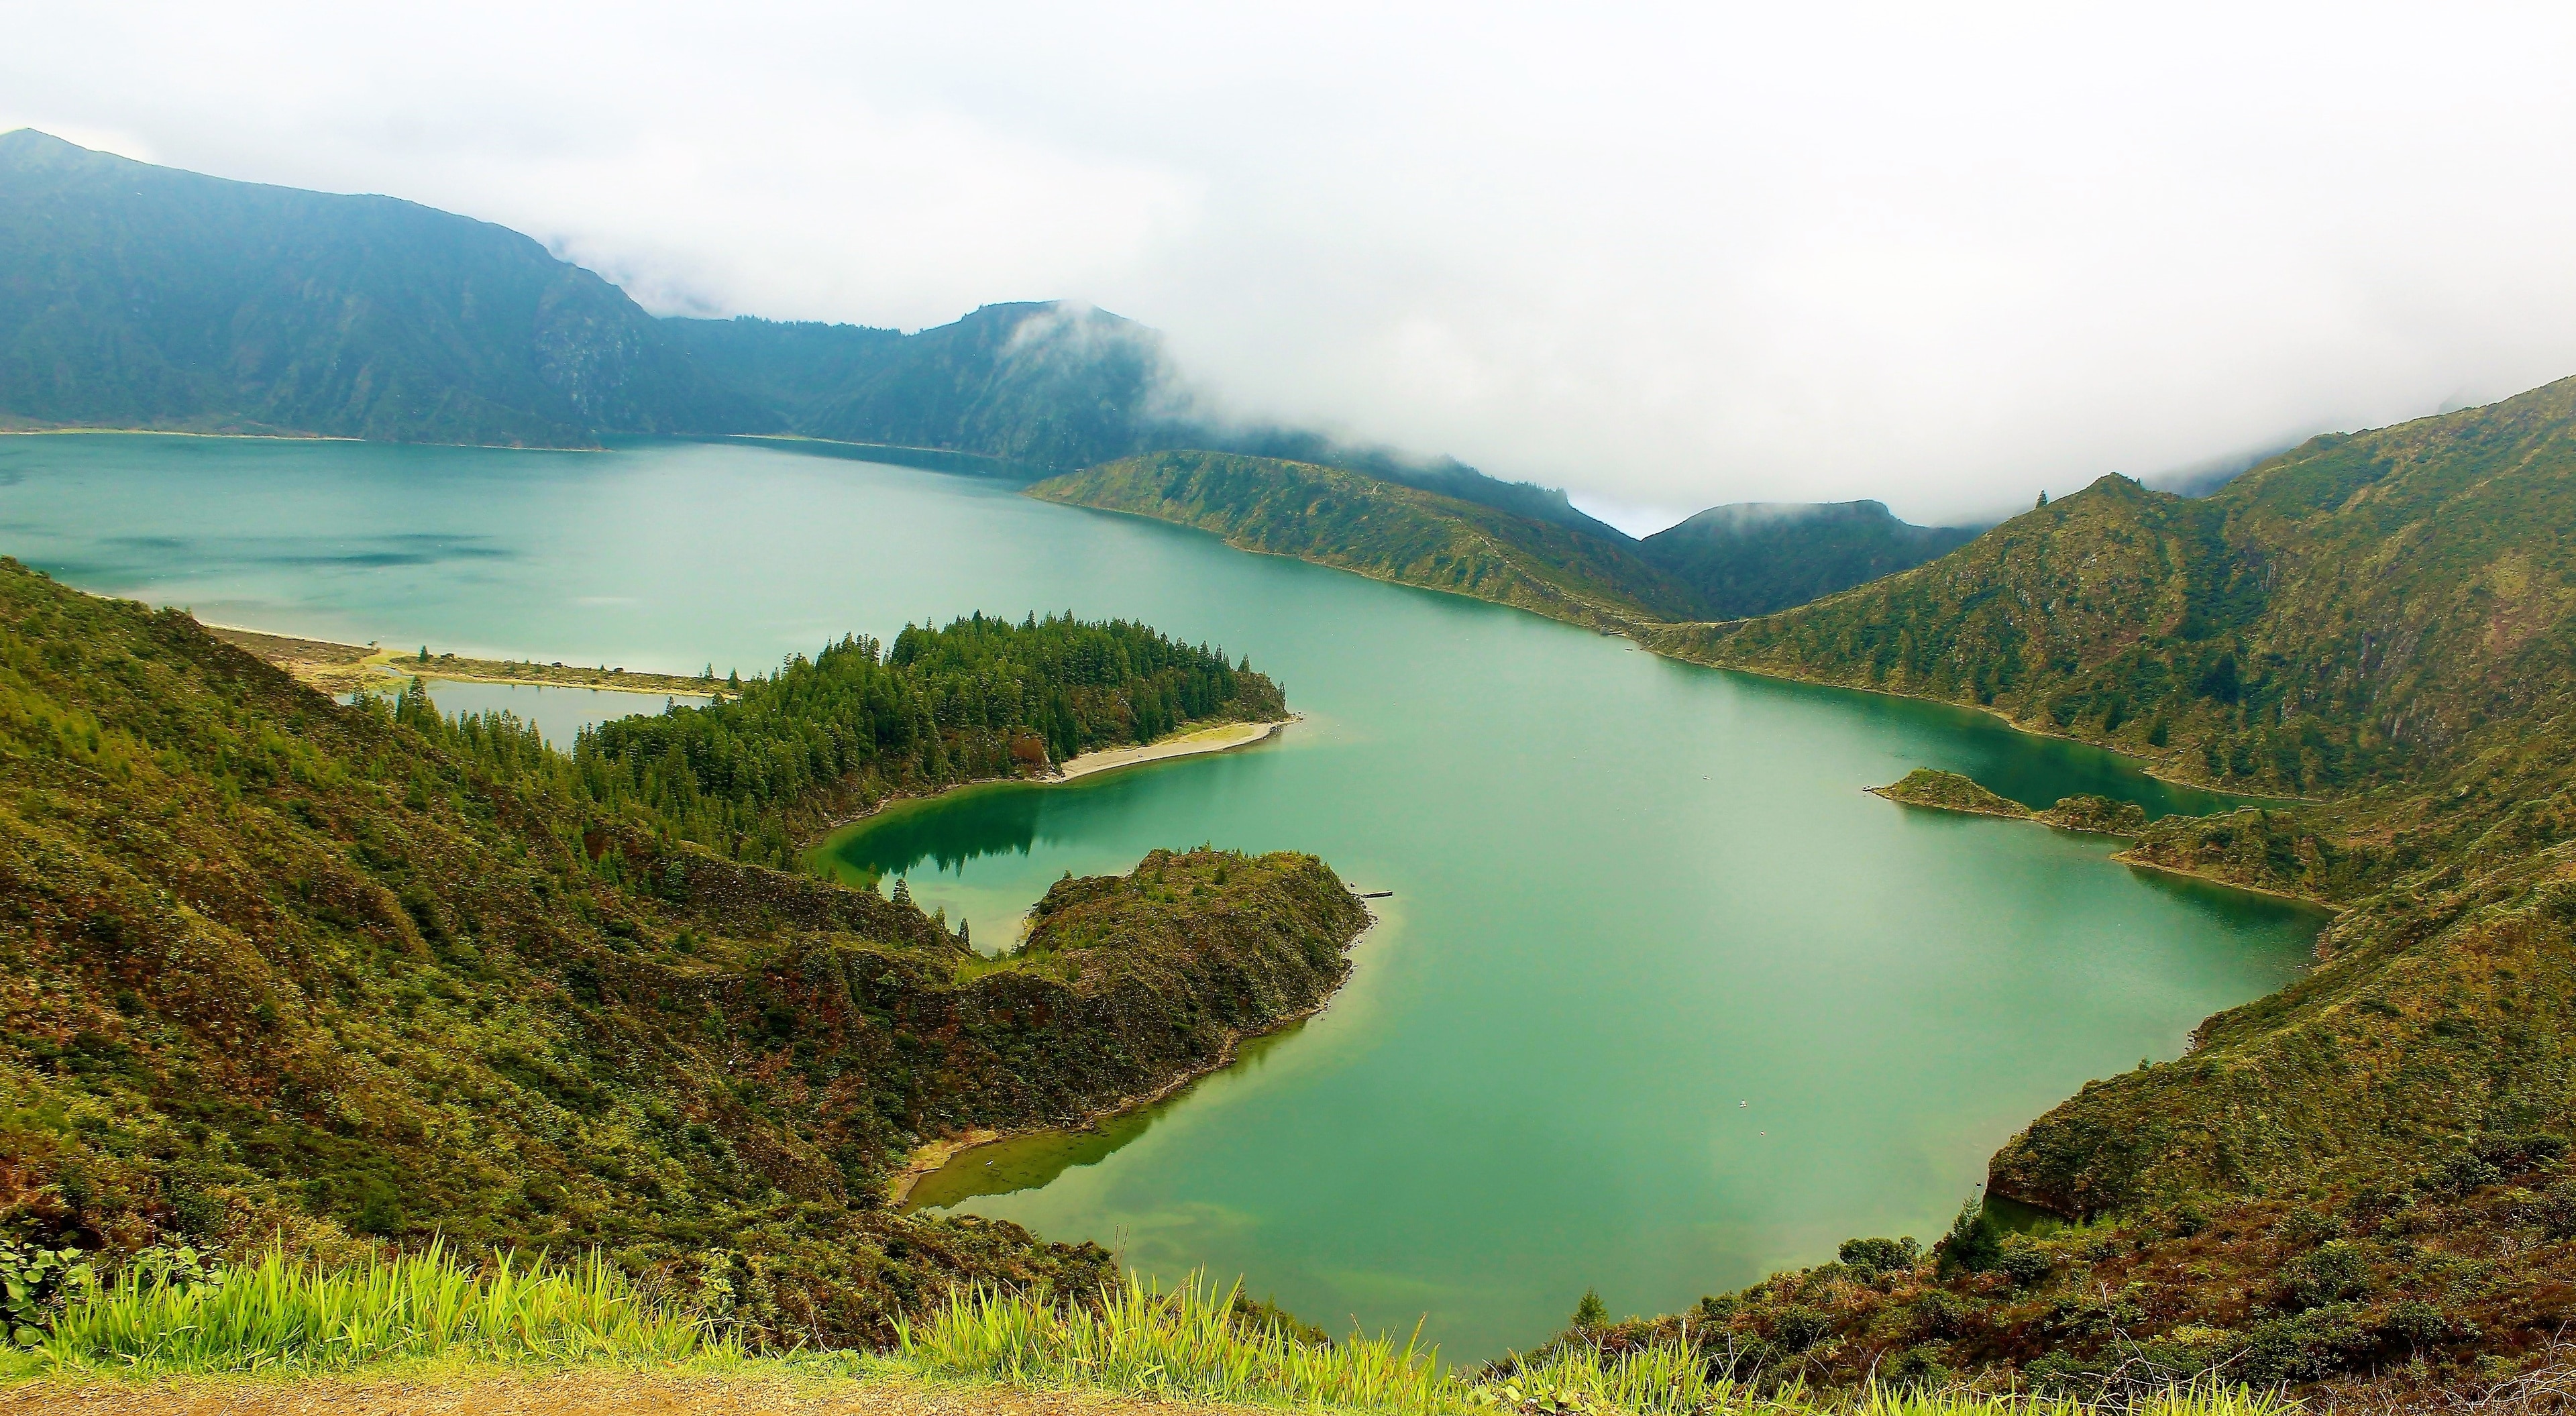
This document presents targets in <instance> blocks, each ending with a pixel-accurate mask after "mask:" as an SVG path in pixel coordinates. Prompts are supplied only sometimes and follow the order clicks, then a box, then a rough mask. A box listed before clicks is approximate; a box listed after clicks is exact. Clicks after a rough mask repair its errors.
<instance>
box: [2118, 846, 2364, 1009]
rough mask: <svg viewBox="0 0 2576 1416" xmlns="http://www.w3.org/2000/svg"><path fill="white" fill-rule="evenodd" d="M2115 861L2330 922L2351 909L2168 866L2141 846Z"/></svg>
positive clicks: (2120, 853) (2126, 852)
mask: <svg viewBox="0 0 2576 1416" xmlns="http://www.w3.org/2000/svg"><path fill="white" fill-rule="evenodd" d="M2111 859H2112V860H2114V861H2116V862H2118V863H2119V864H2121V865H2125V866H2127V867H2128V868H2130V869H2131V870H2144V871H2150V872H2152V873H2154V874H2157V875H2170V876H2173V877H2174V878H2175V879H2178V880H2197V881H2199V882H2200V883H2201V884H2203V885H2216V886H2219V887H2220V888H2222V889H2228V890H2241V891H2243V892H2244V893H2246V894H2248V895H2261V896H2262V897H2264V898H2265V899H2267V900H2281V901H2284V902H2286V903H2289V904H2293V905H2303V906H2305V907H2307V908H2309V909H2312V910H2322V911H2324V913H2325V916H2326V918H2328V919H2330V920H2331V919H2336V918H2339V917H2341V916H2342V914H2343V912H2344V911H2345V910H2346V909H2347V908H2349V907H2348V906H2344V905H2338V904H2335V903H2333V902H2332V901H2330V900H2322V899H2319V898H2317V897H2316V896H2314V895H2300V894H2294V893H2292V892H2290V891H2288V890H2267V889H2265V888H2263V887H2262V886H2260V885H2248V884H2245V883H2244V882H2242V881H2237V880H2230V879H2228V878H2227V877H2225V876H2223V875H2211V874H2208V873H2206V872H2204V871H2198V870H2187V869H2185V868H2183V867H2182V866H2179V865H2166V864H2165V863H2163V862H2162V861H2153V860H2147V859H2145V858H2143V857H2141V856H2139V855H2138V852H2137V847H2135V846H2131V847H2130V848H2129V849H2127V850H2124V851H2116V852H2113V853H2112V856H2111ZM2265 996H2266V997H2269V996H2270V995H2269V994H2266V995H2265Z"/></svg>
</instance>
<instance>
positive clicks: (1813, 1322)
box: [1771, 1303, 1834, 1352]
mask: <svg viewBox="0 0 2576 1416" xmlns="http://www.w3.org/2000/svg"><path fill="white" fill-rule="evenodd" d="M1833 1331H1834V1315H1833V1314H1831V1313H1828V1312H1826V1311H1825V1310H1824V1309H1822V1308H1815V1307H1810V1306H1808V1305H1807V1304H1804V1303H1799V1304H1795V1305H1793V1306H1791V1307H1787V1308H1783V1309H1781V1310H1780V1311H1779V1312H1778V1313H1777V1314H1775V1315H1774V1316H1773V1317H1772V1319H1771V1340H1772V1341H1773V1342H1776V1343H1778V1344H1780V1346H1781V1347H1783V1348H1785V1349H1787V1350H1789V1351H1791V1352H1804V1351H1806V1350H1807V1349H1808V1348H1810V1347H1813V1346H1815V1345H1816V1344H1817V1343H1819V1342H1822V1341H1824V1340H1825V1339H1826V1338H1828V1337H1830V1336H1832V1335H1833Z"/></svg>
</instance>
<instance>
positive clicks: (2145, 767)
mask: <svg viewBox="0 0 2576 1416" xmlns="http://www.w3.org/2000/svg"><path fill="white" fill-rule="evenodd" d="M1022 495H1025V496H1029V497H1030V499H1031V500H1033V501H1042V502H1045V503H1047V504H1048V505H1050V506H1063V507H1071V508H1073V509H1075V510H1078V511H1093V512H1101V513H1105V514H1107V515H1110V516H1129V517H1134V518H1137V519H1138V520H1143V521H1152V522H1157V523H1160V524H1162V525H1165V526H1177V527H1179V528H1181V529H1182V530H1185V531H1197V532H1199V533H1201V534H1203V535H1209V536H1214V537H1216V539H1217V541H1218V542H1219V543H1220V544H1222V545H1224V546H1226V547H1227V548H1229V549H1232V550H1237V551H1241V552H1243V553H1245V554H1246V555H1256V556H1277V557H1279V558H1280V559H1283V560H1293V561H1301V562H1303V563H1305V564H1307V565H1313V566H1321V567H1323V568H1324V569H1326V570H1338V571H1341V572H1342V573H1344V574H1346V575H1356V576H1359V577H1360V578H1362V579H1364V580H1374V581H1376V582H1378V583H1379V584H1381V585H1399V586H1403V587H1404V588H1406V589H1410V590H1427V591H1430V592H1431V593H1433V594H1435V595H1452V596H1455V597H1457V598H1459V599H1462V600H1474V601H1477V602H1478V603H1481V604H1487V605H1494V606H1497V607H1499V608H1502V609H1506V610H1518V611H1520V612H1521V613H1523V614H1527V615H1535V616H1537V617H1538V618H1540V619H1543V620H1549V621H1552V622H1554V623H1557V624H1562V625H1567V626H1570V627H1572V628H1576V629H1588V630H1591V631H1592V632H1594V633H1596V634H1599V635H1602V636H1603V637H1605V638H1618V639H1625V640H1627V641H1628V642H1629V643H1630V644H1632V645H1634V646H1635V647H1637V648H1639V649H1642V650H1644V651H1645V652H1647V653H1649V654H1652V655H1654V656H1655V657H1657V658H1659V659H1669V660H1671V661H1673V662H1674V663H1677V664H1689V665H1691V666H1692V667H1694V668H1702V669H1715V670H1717V671H1719V672H1721V673H1742V674H1751V675H1753V676H1754V677H1756V678H1763V679H1769V680H1772V681H1774V682H1777V683H1795V684H1805V685H1808V686H1810V687H1814V688H1836V689H1842V690H1844V691H1846V692H1851V693H1872V694H1878V695H1881V696H1884V697H1888V698H1910V699H1912V700H1914V701H1915V702H1917V703H1937V704H1939V705H1941V706H1942V707H1945V708H1964V709H1967V710H1968V711H1970V712H1974V713H1982V714H1984V715H1986V716H1987V717H1989V718H1992V719H1994V720H1995V721H1996V722H1998V723H2001V724H2003V725H2004V726H2005V727H2007V728H2010V729H2011V730H2012V731H2014V732H2017V733H2027V734H2029V735H2030V736H2032V737H2039V738H2052V739H2054V740H2056V741H2058V742H2068V743H2075V744H2077V745H2079V746H2083V747H2089V748H2093V749H2095V750H2096V751H2100V752H2107V753H2109V754H2111V755H2112V756H2114V757H2117V758H2119V759H2120V760H2122V761H2123V762H2129V763H2134V764H2136V766H2137V770H2138V771H2139V773H2140V774H2141V775H2143V776H2146V777H2150V778H2153V779H2154V780H2156V781H2159V782H2163V783H2165V784H2166V785H2168V786H2175V787H2188V788H2190V789H2191V790H2193V791H2201V792H2209V793H2212V794H2214V795H2218V796H2224V797H2233V798H2236V799H2238V800H2240V801H2245V802H2248V803H2254V802H2280V803H2286V804H2296V805H2301V806H2318V805H2323V804H2325V803H2327V802H2329V801H2331V800H2333V798H2329V797H2299V796H2266V795H2263V794H2261V793H2254V792H2244V791H2239V790H2236V789H2233V788H2229V787H2221V786H2214V785H2211V784H2210V783H2207V782H2203V781H2197V780H2195V779H2193V778H2191V777H2187V776H2182V775H2179V774H2178V773H2176V772H2173V771H2168V770H2166V765H2167V764H2168V763H2169V762H2173V761H2178V760H2180V758H2181V756H2182V754H2180V753H2175V754H2173V755H2171V756H2169V757H2164V758H2155V757H2146V756H2142V755H2140V754H2138V753H2136V752H2132V751H2130V750H2128V749H2126V748H2120V747H2112V746H2110V745H2108V744H2106V743H2099V742H2094V741H2092V740H2091V739H2089V738H2080V737H2077V736H2075V735H2073V734H2072V733H2060V732H2050V731H2049V730H2047V729H2045V728H2034V727H2032V726H2030V725H2029V724H2026V723H2023V722H2021V721H2020V720H2018V719H2016V718H2014V717H2013V716H2012V715H2011V714H2009V713H2006V712H2004V711H2003V710H2001V709H1999V708H1996V707H1993V706H1992V705H1990V704H1984V703H1963V702H1960V701H1958V700H1956V699H1950V698H1937V697H1934V696H1933V695H1931V694H1928V693H1908V692H1905V691H1904V690H1902V689H1894V688H1881V687H1864V686H1862V685H1859V684H1849V683H1837V682H1835V681H1834V680H1832V679H1826V678H1816V677H1811V676H1808V675H1804V674H1797V673H1791V672H1788V671H1786V670H1782V669H1775V668H1756V667H1754V666H1752V665H1749V664H1722V663H1714V662H1711V661H1709V660H1707V659H1701V658H1695V657H1693V656H1691V655H1689V654H1686V653H1682V652H1679V651H1677V650H1673V649H1667V648H1664V647H1661V646H1659V645H1656V644H1653V643H1650V642H1649V637H1650V636H1652V635H1654V634H1656V633H1657V632H1659V631H1673V630H1690V629H1707V628H1723V627H1725V626H1728V625H1741V624H1748V623H1751V621H1752V619H1754V618H1760V617H1759V616H1752V617H1747V618H1744V619H1733V620H1659V619H1641V618H1639V617H1637V616H1636V615H1633V614H1629V613H1626V612H1623V611H1619V610H1617V609H1614V608H1612V607H1610V606H1606V605H1600V604H1596V603H1594V602H1592V601H1589V600H1586V599H1584V598H1582V597H1581V596H1579V595H1576V594H1575V593H1574V592H1572V591H1569V590H1566V589H1564V588H1563V587H1561V586H1556V585H1553V584H1551V583H1549V582H1547V581H1545V580H1543V579H1541V578H1540V577H1537V576H1534V575H1531V576H1530V578H1531V579H1532V580H1534V581H1537V582H1538V583H1540V584H1542V585H1547V587H1548V588H1549V589H1551V590H1554V591H1555V592H1556V594H1557V596H1559V597H1561V598H1562V600H1563V602H1564V603H1567V604H1569V605H1573V606H1577V607H1580V608H1581V609H1582V610H1584V611H1588V612H1589V614H1590V615H1591V616H1592V618H1588V619H1587V618H1578V617H1576V616H1574V615H1558V614H1550V613H1548V612H1547V611H1545V610H1543V609H1538V608H1535V607H1533V606H1530V605H1525V604H1521V603H1518V602H1515V601H1511V600H1497V599H1492V598H1489V597H1487V596H1483V595H1477V594H1473V593H1471V592H1468V591H1465V590H1457V589H1452V588H1450V587H1447V586H1441V585H1423V584H1420V583H1417V582H1415V581H1411V580H1405V579H1401V578H1399V577H1397V576H1394V575H1391V574H1379V573H1377V572H1374V571H1371V570H1367V569H1364V568H1362V567H1359V566H1353V565H1344V564H1340V563H1338V562H1335V561H1329V560H1320V559H1316V558H1314V557H1311V556H1304V555H1299V554H1297V553H1296V552H1293V551H1272V550H1264V549H1262V548H1261V547H1258V546H1245V545H1238V544H1237V543H1236V542H1235V541H1233V540H1232V539H1230V538H1229V537H1227V536H1226V535H1224V534H1223V533H1222V532H1218V531H1214V530H1211V529H1210V528H1208V527H1204V526H1198V525H1194V524H1192V523H1190V522H1186V521H1177V520H1174V519H1172V518H1170V517H1164V516H1156V515H1154V514H1153V513H1152V512H1146V511H1129V510H1125V509H1123V508H1118V507H1105V506H1092V505H1090V504H1088V503H1085V502H1078V501H1067V500H1062V499H1059V498H1056V497H1050V496H1038V495H1034V494H1032V493H1028V492H1025V491H1024V492H1023V493H1022ZM1522 574H1524V575H1529V572H1528V571H1526V570H1524V571H1522ZM1851 588H1852V589H1859V588H1860V587H1859V586H1853V587H1851ZM1836 593H1837V594H1840V593H1844V592H1840V591H1837V592H1836ZM1822 598H1824V599H1831V598H1832V596H1825V597H1822ZM1809 603H1810V604H1812V603H1816V602H1814V601H1810V602H1809ZM1803 608H1805V607H1804V606H1792V607H1791V609H1803ZM1780 613H1784V614H1785V613H1788V611H1781V612H1780ZM1605 625H1606V626H1608V627H1605Z"/></svg>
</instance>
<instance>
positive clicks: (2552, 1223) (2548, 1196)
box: [2539, 1180, 2576, 1239]
mask: <svg viewBox="0 0 2576 1416" xmlns="http://www.w3.org/2000/svg"><path fill="white" fill-rule="evenodd" d="M2539 1210H2540V1213H2539V1220H2540V1231H2541V1233H2543V1234H2545V1235H2547V1236H2548V1237H2549V1238H2552V1239H2576V1180H2561V1181H2559V1182H2558V1183H2557V1184H2555V1185H2552V1186H2550V1187H2549V1189H2548V1190H2547V1191H2545V1192H2544V1193H2543V1194H2542V1195H2541V1197H2540V1205H2539Z"/></svg>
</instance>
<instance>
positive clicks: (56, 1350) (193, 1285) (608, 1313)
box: [37, 1245, 732, 1374]
mask: <svg viewBox="0 0 2576 1416" xmlns="http://www.w3.org/2000/svg"><path fill="white" fill-rule="evenodd" d="M729 1350H732V1343H731V1339H729V1338H726V1337H723V1336H721V1335H718V1334H716V1333H714V1332H712V1331H711V1330H710V1329H709V1328H708V1327H707V1325H706V1324H704V1323H702V1322H700V1321H699V1320H697V1319H694V1318H691V1317H688V1316H686V1315H684V1314H682V1313H681V1312H679V1311H678V1310H677V1309H676V1308H673V1307H671V1306H669V1305H667V1304H662V1303H656V1302H654V1301H651V1300H649V1299H647V1298H645V1297H643V1296H642V1295H640V1294H638V1293H637V1292H636V1291H635V1289H634V1287H633V1286H632V1285H631V1284H630V1283H628V1281H627V1279H626V1277H625V1275H623V1274H622V1273H620V1272H618V1270H617V1269H616V1268H615V1267H614V1266H613V1265H611V1264H609V1263H608V1262H607V1261H606V1260H604V1259H602V1258H600V1257H598V1256H597V1255H593V1256H591V1257H590V1258H587V1259H584V1260H581V1261H579V1262H576V1263H573V1264H569V1265H560V1266H557V1265H547V1264H543V1263H530V1262H527V1261H525V1260H521V1259H515V1258H510V1257H504V1258H502V1259H501V1260H500V1261H498V1262H497V1263H495V1264H493V1265H491V1266H490V1267H488V1268H484V1269H479V1270H478V1269H475V1268H469V1267H467V1266H466V1265H464V1264H462V1263H459V1262H458V1261H457V1259H456V1258H455V1257H454V1256H453V1255H452V1254H449V1253H447V1252H446V1251H445V1250H444V1249H442V1248H440V1247H438V1246H436V1245H433V1246H431V1248H430V1249H429V1250H428V1251H427V1252H425V1253H421V1254H409V1255H398V1256H394V1257H390V1258H381V1259H377V1260H374V1261H372V1262H369V1263H366V1264H361V1265H355V1266H352V1267H349V1268H343V1269H337V1270H327V1269H320V1268H316V1267H313V1266H311V1265H308V1264H304V1263H301V1262H297V1261H294V1260H290V1259H287V1258H286V1257H284V1256H283V1255H280V1254H274V1253H272V1254H270V1255H269V1256H267V1257H266V1258H264V1259H261V1260H260V1261H258V1262H256V1263H250V1264H242V1265H239V1266H236V1267H233V1268H230V1269H228V1270H226V1271H224V1272H223V1274H222V1275H221V1278H220V1281H218V1282H215V1283H212V1284H207V1283H198V1282H190V1281H187V1280H185V1279H180V1278H174V1277H171V1276H169V1275H166V1274H148V1275H147V1274H145V1273H143V1272H142V1271H140V1270H138V1269H128V1270H127V1271H126V1272H125V1273H124V1274H123V1275H121V1276H120V1277H118V1278H116V1279H114V1280H111V1281H109V1282H107V1283H105V1284H103V1285H100V1286H98V1287H96V1288H94V1289H92V1290H91V1291H90V1292H88V1293H85V1294H82V1295H79V1296H76V1297H74V1298H73V1299H72V1301H71V1302H70V1303H68V1304H67V1305H66V1306H65V1308H64V1310H63V1312H62V1315H61V1317H59V1318H58V1319H57V1320H56V1321H55V1323H54V1325H53V1330H52V1331H51V1332H50V1333H48V1334H46V1336H45V1338H44V1340H43V1342H42V1343H41V1344H39V1345H38V1347H37V1351H38V1352H39V1353H40V1354H41V1358H42V1360H43V1362H44V1363H45V1364H46V1365H47V1366H50V1367H51V1368H53V1369H54V1370H57V1371H68V1372H81V1371H96V1370H100V1369H125V1370H131V1371H137V1372H145V1373H171V1374H182V1373H209V1372H257V1371H271V1370H274V1371H290V1372H300V1371H327V1370H338V1369H343V1368H350V1367H357V1366H363V1365H369V1364H381V1363H389V1362H403V1361H419V1360H428V1359H435V1358H458V1357H462V1358H467V1359H480V1360H486V1361H498V1362H580V1361H635V1362H674V1361H680V1360H683V1359H686V1358H690V1357H695V1356H699V1355H701V1354H713V1353H717V1352H721V1351H729Z"/></svg>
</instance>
